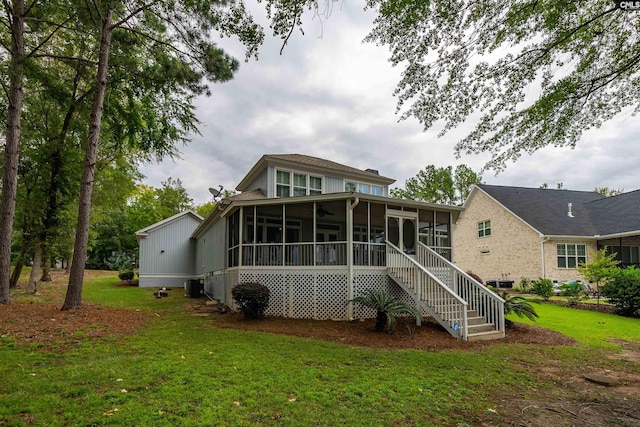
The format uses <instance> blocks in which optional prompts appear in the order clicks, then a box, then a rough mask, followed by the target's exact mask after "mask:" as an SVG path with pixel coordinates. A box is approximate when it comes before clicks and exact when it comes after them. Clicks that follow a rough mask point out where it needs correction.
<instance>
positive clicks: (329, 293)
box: [212, 268, 412, 320]
mask: <svg viewBox="0 0 640 427" xmlns="http://www.w3.org/2000/svg"><path fill="white" fill-rule="evenodd" d="M212 282H213V281H212ZM243 282H257V283H261V284H263V285H265V286H267V287H268V288H269V290H270V298H269V300H270V301H269V308H268V309H267V312H266V314H267V315H268V316H282V317H291V318H300V319H305V318H306V319H336V320H348V319H349V309H348V307H347V301H348V299H349V294H350V293H349V280H348V270H346V269H316V270H306V271H305V270H301V269H299V268H298V269H277V270H274V269H252V270H242V269H241V270H229V271H228V272H227V277H226V286H225V294H226V298H225V301H226V304H227V305H229V306H231V308H232V309H235V308H236V307H235V306H234V304H233V299H232V298H231V288H233V286H235V285H236V284H238V283H243ZM367 289H373V290H381V291H383V290H386V291H387V292H390V293H391V294H392V295H393V296H395V297H396V298H399V299H401V300H402V301H405V302H407V303H411V302H412V301H411V298H410V297H409V296H408V295H407V294H406V293H405V292H404V291H403V290H402V289H401V288H400V287H399V286H397V285H396V284H395V283H394V282H393V281H391V280H390V279H389V278H388V277H387V274H386V271H384V270H368V269H361V268H358V269H354V278H353V293H352V295H353V296H357V295H360V294H361V293H362V292H364V291H365V290H367ZM218 292H220V291H218ZM352 315H353V318H356V319H357V318H372V317H375V315H376V313H375V311H373V310H371V309H363V308H361V307H359V306H354V307H353V314H352Z"/></svg>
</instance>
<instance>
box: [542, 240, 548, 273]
mask: <svg viewBox="0 0 640 427" xmlns="http://www.w3.org/2000/svg"><path fill="white" fill-rule="evenodd" d="M548 241H549V238H548V237H543V238H542V241H541V242H540V249H541V250H540V255H541V256H542V264H541V269H542V271H541V273H542V276H540V277H542V278H543V279H546V276H545V274H546V270H547V269H546V265H545V260H544V244H545V243H546V242H548Z"/></svg>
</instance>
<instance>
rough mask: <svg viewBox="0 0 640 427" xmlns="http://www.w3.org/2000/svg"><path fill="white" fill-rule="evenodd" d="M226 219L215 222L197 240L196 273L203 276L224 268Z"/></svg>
mask: <svg viewBox="0 0 640 427" xmlns="http://www.w3.org/2000/svg"><path fill="white" fill-rule="evenodd" d="M225 224H226V219H225V218H223V219H221V220H219V221H217V222H216V223H215V224H213V226H212V227H211V228H210V229H209V230H207V232H206V233H205V234H204V235H203V236H202V237H200V238H199V239H198V265H197V266H196V271H197V272H198V274H200V275H203V274H205V273H206V272H210V271H216V270H222V269H224V267H225V255H226V239H225V230H226V227H225Z"/></svg>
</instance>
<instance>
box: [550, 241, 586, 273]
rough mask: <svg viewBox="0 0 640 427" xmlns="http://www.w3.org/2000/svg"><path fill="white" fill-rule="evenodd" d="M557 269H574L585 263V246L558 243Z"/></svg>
mask: <svg viewBox="0 0 640 427" xmlns="http://www.w3.org/2000/svg"><path fill="white" fill-rule="evenodd" d="M557 251H558V268H576V267H577V266H578V264H579V263H581V262H587V246H586V245H577V244H574V243H558V246H557Z"/></svg>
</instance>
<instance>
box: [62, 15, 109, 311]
mask: <svg viewBox="0 0 640 427" xmlns="http://www.w3.org/2000/svg"><path fill="white" fill-rule="evenodd" d="M112 15H113V12H112V11H111V10H109V11H107V12H106V13H105V15H104V17H103V19H102V32H101V36H100V53H99V57H98V69H97V72H96V88H95V92H94V95H93V103H92V105H91V117H90V119H89V136H88V138H87V147H86V152H85V159H84V165H83V168H82V182H81V183H80V203H79V206H78V225H77V226H76V239H75V244H74V248H73V260H72V261H71V270H70V273H69V286H68V288H67V295H66V297H65V300H64V304H63V306H62V310H69V309H73V308H78V307H80V305H81V304H82V283H83V279H84V266H85V263H86V261H87V244H88V241H89V221H90V215H91V193H92V192H93V181H94V176H95V169H96V155H97V151H98V140H99V139H100V122H101V120H102V112H103V109H104V97H105V92H106V90H107V71H108V69H109V50H110V48H111V36H112V34H113V27H112V26H111V18H112Z"/></svg>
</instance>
